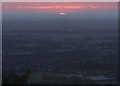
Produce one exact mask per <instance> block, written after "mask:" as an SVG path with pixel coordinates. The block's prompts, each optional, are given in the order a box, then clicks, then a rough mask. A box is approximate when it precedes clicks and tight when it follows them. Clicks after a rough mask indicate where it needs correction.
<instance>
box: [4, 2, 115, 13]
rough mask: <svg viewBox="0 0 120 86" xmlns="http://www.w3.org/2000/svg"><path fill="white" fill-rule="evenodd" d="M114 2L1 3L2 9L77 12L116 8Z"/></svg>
mask: <svg viewBox="0 0 120 86" xmlns="http://www.w3.org/2000/svg"><path fill="white" fill-rule="evenodd" d="M116 8H117V6H116V3H74V2H70V3H67V2H64V3H51V2H47V3H33V2H31V3H30V2H29V3H15V2H14V3H3V6H2V9H3V10H17V11H18V10H21V11H24V10H28V11H35V10H37V11H44V12H45V11H46V12H50V11H51V12H56V11H57V12H61V11H62V12H76V11H77V12H79V11H81V10H89V9H92V10H101V9H102V10H105V9H116Z"/></svg>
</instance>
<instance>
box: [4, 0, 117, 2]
mask: <svg viewBox="0 0 120 86" xmlns="http://www.w3.org/2000/svg"><path fill="white" fill-rule="evenodd" d="M2 1H3V2H118V1H119V0H2Z"/></svg>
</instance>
